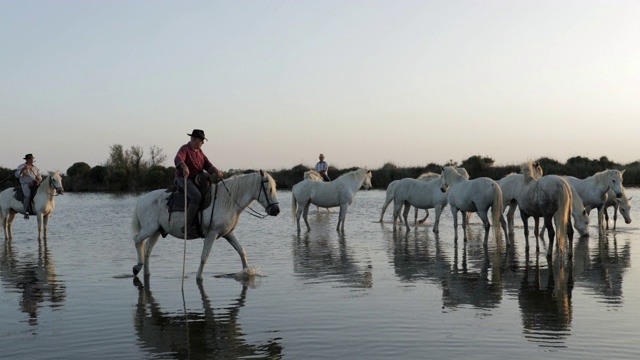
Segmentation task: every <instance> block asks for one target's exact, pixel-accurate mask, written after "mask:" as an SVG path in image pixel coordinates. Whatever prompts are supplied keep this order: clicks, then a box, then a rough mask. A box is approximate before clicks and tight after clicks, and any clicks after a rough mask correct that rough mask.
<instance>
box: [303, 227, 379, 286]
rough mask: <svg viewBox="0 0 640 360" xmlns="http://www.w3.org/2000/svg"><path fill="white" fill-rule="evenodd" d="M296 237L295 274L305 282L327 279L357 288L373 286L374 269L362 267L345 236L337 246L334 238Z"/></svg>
mask: <svg viewBox="0 0 640 360" xmlns="http://www.w3.org/2000/svg"><path fill="white" fill-rule="evenodd" d="M311 234H312V235H311V238H310V234H309V233H305V234H304V235H295V236H293V243H292V247H293V272H294V273H295V274H296V275H297V276H299V277H302V278H303V279H313V280H315V279H321V278H327V279H328V280H327V281H338V282H342V283H346V284H347V285H348V286H350V287H353V288H370V287H371V286H372V279H371V269H370V267H363V266H360V265H358V261H357V260H356V259H354V258H353V256H352V255H351V254H350V251H349V250H350V249H349V246H347V242H346V239H345V235H344V234H342V233H340V234H339V235H338V236H339V238H338V243H337V244H336V243H335V242H334V241H333V240H331V239H330V238H332V236H330V235H328V234H320V236H315V234H314V233H311Z"/></svg>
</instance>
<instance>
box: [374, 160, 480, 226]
mask: <svg viewBox="0 0 640 360" xmlns="http://www.w3.org/2000/svg"><path fill="white" fill-rule="evenodd" d="M456 170H457V171H458V173H460V175H462V176H464V177H465V178H467V179H468V178H469V173H468V172H467V170H466V169H465V168H461V167H460V168H456ZM439 178H440V174H436V173H433V172H430V171H429V172H426V173H423V174H421V175H420V176H418V177H417V178H416V180H421V181H430V180H433V179H439ZM398 181H399V180H394V181H392V182H390V183H389V185H388V186H387V194H386V198H385V200H384V204H383V205H382V211H381V212H380V221H378V222H380V223H381V222H382V219H383V218H384V213H385V211H387V207H388V206H389V204H390V203H391V201H392V200H393V197H394V192H395V187H396V184H397V182H398ZM445 206H447V204H446V196H445V204H444V205H443V206H442V209H444V207H445ZM410 207H411V206H409V208H410ZM415 209H416V210H415V215H414V220H413V221H414V223H415V224H418V223H420V224H422V223H424V222H425V221H426V220H427V218H428V217H429V208H424V210H425V212H426V214H425V216H424V218H423V219H421V220H420V221H418V210H420V208H417V207H416V208H415ZM400 222H402V218H400Z"/></svg>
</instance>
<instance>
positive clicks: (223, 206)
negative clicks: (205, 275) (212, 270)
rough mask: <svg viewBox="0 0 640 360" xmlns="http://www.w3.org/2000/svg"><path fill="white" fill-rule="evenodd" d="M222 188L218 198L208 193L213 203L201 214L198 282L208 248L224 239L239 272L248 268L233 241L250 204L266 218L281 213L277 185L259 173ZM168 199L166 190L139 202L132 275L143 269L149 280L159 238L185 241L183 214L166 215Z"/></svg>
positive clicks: (134, 222) (233, 180) (229, 181)
mask: <svg viewBox="0 0 640 360" xmlns="http://www.w3.org/2000/svg"><path fill="white" fill-rule="evenodd" d="M218 186H220V185H218ZM223 186H224V187H225V189H221V190H218V191H217V194H213V192H214V191H215V189H214V187H212V188H211V189H210V190H209V191H210V192H211V194H210V195H211V197H212V198H215V199H214V201H212V203H211V204H210V205H209V206H208V207H207V208H206V209H204V210H203V211H202V223H201V226H202V229H203V233H204V245H203V247H202V256H201V258H200V267H199V268H198V274H197V275H196V279H197V280H198V281H200V280H202V270H203V269H204V265H205V264H206V263H207V258H208V257H209V252H210V251H211V246H212V245H213V242H214V240H216V239H218V238H220V237H223V238H225V239H226V240H227V241H228V242H229V244H231V246H233V248H234V249H236V251H237V252H238V255H240V260H242V269H243V270H245V271H246V270H247V269H248V268H249V265H248V263H247V256H246V255H245V253H244V249H243V248H242V245H240V243H239V242H238V239H236V236H235V234H234V230H235V228H236V225H237V224H238V220H239V218H240V214H241V213H242V211H244V210H245V208H247V207H248V206H249V204H251V202H253V201H254V200H256V201H257V202H259V203H260V205H262V206H263V207H264V209H265V211H266V212H267V215H271V216H276V215H278V213H280V207H279V206H278V199H277V198H276V182H275V181H274V180H273V178H271V176H270V175H269V174H267V173H266V172H264V171H262V170H260V172H259V173H257V172H256V173H251V174H246V175H239V176H234V177H231V178H229V179H227V180H225V181H224V182H223ZM169 196H171V195H170V194H168V193H167V192H166V190H155V191H152V192H149V193H147V194H145V195H142V196H141V197H140V199H139V200H138V204H137V205H136V209H135V211H134V214H133V220H132V222H131V225H132V229H133V241H134V243H135V246H136V252H137V254H138V264H137V265H135V266H134V267H133V274H134V275H137V274H138V273H139V272H140V269H141V268H142V267H143V266H144V275H145V277H146V276H149V258H150V256H151V251H152V250H153V247H154V246H155V244H156V242H157V241H158V238H159V237H160V235H163V237H164V236H166V235H167V234H169V235H173V236H175V237H177V238H183V237H184V233H183V230H182V229H183V228H184V212H176V213H175V214H170V213H169V208H168V205H167V199H168V197H169ZM171 215H173V216H171Z"/></svg>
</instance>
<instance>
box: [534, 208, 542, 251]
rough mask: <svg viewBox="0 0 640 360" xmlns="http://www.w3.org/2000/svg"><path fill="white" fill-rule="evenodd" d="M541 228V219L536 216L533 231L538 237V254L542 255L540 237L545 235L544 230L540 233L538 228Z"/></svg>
mask: <svg viewBox="0 0 640 360" xmlns="http://www.w3.org/2000/svg"><path fill="white" fill-rule="evenodd" d="M539 227H540V218H539V217H537V216H535V217H534V218H533V230H534V232H535V236H536V254H538V253H540V236H542V235H544V228H543V229H542V231H540V232H538V228H539Z"/></svg>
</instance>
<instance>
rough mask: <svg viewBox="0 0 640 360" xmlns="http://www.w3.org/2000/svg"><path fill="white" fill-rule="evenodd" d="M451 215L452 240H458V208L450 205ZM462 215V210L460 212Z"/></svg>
mask: <svg viewBox="0 0 640 360" xmlns="http://www.w3.org/2000/svg"><path fill="white" fill-rule="evenodd" d="M449 207H450V208H451V217H452V218H453V234H454V235H453V240H458V208H456V207H455V206H453V205H451V206H449ZM462 216H464V212H463V213H462Z"/></svg>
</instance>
